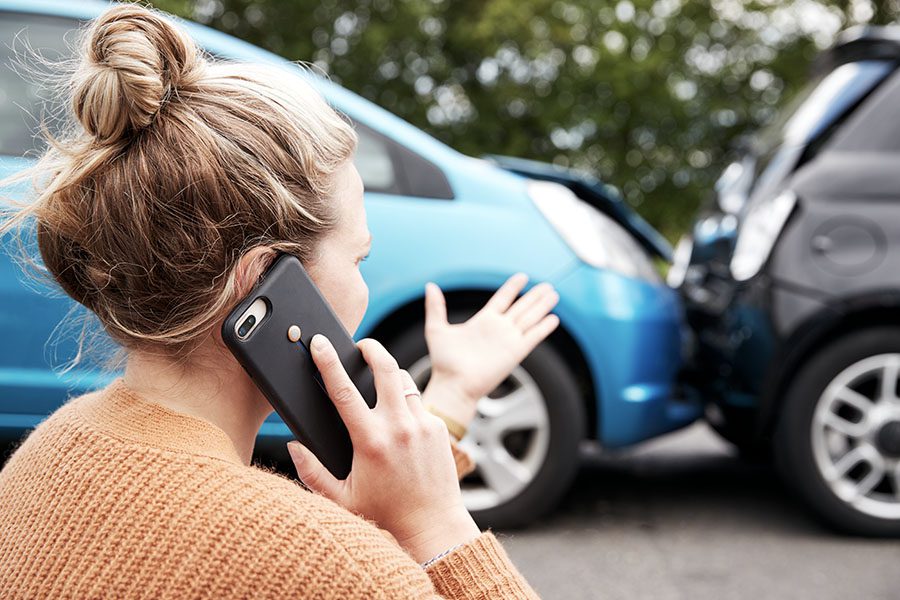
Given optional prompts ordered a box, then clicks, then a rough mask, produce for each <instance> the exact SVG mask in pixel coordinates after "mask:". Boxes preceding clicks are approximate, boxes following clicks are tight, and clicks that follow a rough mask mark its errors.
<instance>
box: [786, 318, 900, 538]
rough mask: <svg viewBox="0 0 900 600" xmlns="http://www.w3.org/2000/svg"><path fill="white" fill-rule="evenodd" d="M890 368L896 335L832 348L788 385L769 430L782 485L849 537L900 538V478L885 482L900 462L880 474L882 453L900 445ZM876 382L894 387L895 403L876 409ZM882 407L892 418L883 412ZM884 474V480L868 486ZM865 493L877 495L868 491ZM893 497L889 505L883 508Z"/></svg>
mask: <svg viewBox="0 0 900 600" xmlns="http://www.w3.org/2000/svg"><path fill="white" fill-rule="evenodd" d="M879 365H883V369H882V370H881V373H882V376H881V377H879V376H878V372H879V371H878V369H879ZM890 365H895V366H896V368H897V369H900V328H898V327H878V328H872V329H866V330H862V331H858V332H855V333H850V334H847V335H845V336H843V337H841V338H839V339H837V340H835V341H833V342H832V343H830V344H828V345H827V346H826V347H825V348H823V349H822V350H821V351H819V352H818V353H816V354H815V355H813V356H812V357H810V358H809V359H808V360H807V361H806V363H805V364H804V365H803V366H802V367H801V368H800V370H799V371H798V372H797V375H796V376H795V378H794V379H793V380H792V381H791V382H790V383H789V385H788V387H787V392H786V394H785V396H784V404H783V408H782V411H781V414H780V417H779V420H778V424H777V426H776V430H775V435H774V451H775V460H776V465H777V467H778V470H779V472H780V474H781V475H782V477H783V478H784V479H785V482H786V484H787V485H788V486H789V487H791V488H793V489H794V490H795V491H796V492H797V493H798V494H799V495H800V496H801V498H803V499H804V500H805V501H806V503H807V504H808V505H809V506H810V507H812V509H813V510H814V511H815V513H816V514H817V515H818V516H819V517H820V518H821V519H822V520H824V521H825V522H826V523H827V524H829V525H831V526H832V527H834V528H836V529H839V530H841V531H843V532H846V533H850V534H855V535H865V536H873V537H896V536H898V535H900V491H898V490H897V487H896V486H900V472H898V473H897V474H896V475H891V474H890V473H891V472H892V470H894V469H900V462H895V461H900V458H895V457H893V456H890V458H889V459H887V460H886V461H885V466H883V467H880V466H878V461H879V460H885V459H886V457H887V456H888V455H887V454H885V452H888V453H889V454H891V455H893V454H894V453H896V452H897V450H898V449H897V448H896V447H895V446H896V445H897V444H898V443H900V442H898V438H897V437H896V434H897V428H900V420H895V419H897V418H898V416H900V400H897V399H896V389H897V373H898V371H897V370H891V371H888V368H889V366H890ZM884 373H889V375H888V377H886V378H885V377H884ZM882 379H885V380H887V381H893V383H892V384H891V387H890V389H892V390H893V396H894V397H893V398H890V399H885V401H886V402H887V404H885V405H883V406H882V408H879V406H880V403H879V402H878V400H880V399H883V398H882V396H881V390H882V388H881V387H880V386H881V381H882ZM846 389H849V390H850V391H849V392H848V391H845V390H846ZM852 392H856V393H857V394H859V395H858V396H856V395H854V394H853V393H852ZM870 392H871V393H870ZM845 396H846V397H847V398H849V399H850V400H852V402H849V401H847V400H845V399H844V398H845ZM869 396H871V398H869ZM867 402H868V403H867ZM888 406H889V407H891V408H890V410H887V409H885V408H884V407H888ZM873 411H874V412H873ZM879 411H880V412H879ZM892 422H894V423H897V425H893V426H891V427H893V429H892V430H891V431H889V432H888V435H893V436H894V437H891V438H890V439H889V440H888V441H886V442H883V441H882V440H886V439H887V438H885V437H883V434H882V433H881V432H882V430H883V429H884V428H885V427H886V426H887V424H888V423H892ZM882 443H887V444H889V445H887V446H882V445H881V444H882ZM890 444H894V446H891V445H890ZM873 449H874V452H876V453H877V454H878V455H879V456H881V457H882V458H881V459H879V458H877V457H876V456H875V455H874V454H872V450H873ZM885 449H886V450H885ZM842 460H843V462H842ZM856 461H858V462H856ZM891 465H893V466H891ZM882 469H883V470H884V472H885V478H884V479H883V480H880V481H879V482H876V483H874V484H873V483H871V482H872V481H874V479H875V478H876V477H878V473H879V471H880V470H882ZM844 471H846V472H844ZM842 473H843V474H842ZM867 477H870V478H871V479H867ZM891 479H893V480H891ZM829 481H831V483H829ZM870 485H874V486H875V487H874V488H873V489H872V490H869V491H867V488H868V487H869V486H870ZM853 490H856V492H855V495H854V492H853ZM861 492H862V493H861ZM891 494H892V495H893V500H894V502H890V501H889V500H890V496H891Z"/></svg>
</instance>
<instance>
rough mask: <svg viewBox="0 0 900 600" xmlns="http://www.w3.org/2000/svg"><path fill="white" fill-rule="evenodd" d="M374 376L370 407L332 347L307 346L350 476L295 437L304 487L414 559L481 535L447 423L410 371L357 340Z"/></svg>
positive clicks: (292, 447) (320, 341)
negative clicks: (349, 448)
mask: <svg viewBox="0 0 900 600" xmlns="http://www.w3.org/2000/svg"><path fill="white" fill-rule="evenodd" d="M358 346H359V349H360V351H361V352H362V355H363V357H364V358H365V360H366V362H367V363H368V364H369V367H370V368H371V369H372V372H373V374H374V376H375V389H376V392H377V394H378V402H377V403H376V405H375V408H373V409H369V407H368V405H367V404H366V403H365V400H363V398H362V396H361V395H360V393H359V391H358V390H357V389H356V386H354V385H353V382H352V381H351V379H350V377H349V376H348V375H347V372H346V371H345V370H344V367H343V365H342V364H341V362H340V360H339V359H338V356H337V352H335V350H334V347H333V346H332V345H331V343H330V342H329V341H328V340H327V339H326V338H325V336H323V335H321V334H319V335H316V336H315V337H313V339H312V342H311V343H310V351H311V354H312V357H313V360H314V361H315V363H316V366H317V367H318V369H319V372H320V374H321V375H322V381H323V382H324V383H325V388H326V389H327V391H328V395H329V396H330V397H331V400H332V401H333V402H334V405H335V407H336V408H337V410H338V413H339V414H340V416H341V419H343V421H344V424H345V425H346V426H347V430H348V431H349V433H350V439H351V441H352V442H353V464H352V468H351V470H350V474H349V476H348V477H347V478H346V479H344V480H339V479H336V478H335V477H334V476H333V475H332V474H331V473H330V472H329V471H328V470H327V469H326V468H325V467H324V466H323V465H322V463H321V462H319V460H318V459H317V458H316V457H315V456H314V455H313V454H312V452H310V451H309V449H307V448H306V447H304V446H303V445H302V444H300V442H297V441H292V442H290V443H289V444H288V450H289V451H290V453H291V458H292V459H293V461H294V465H295V466H296V468H297V474H298V476H299V477H300V479H301V480H302V481H303V483H304V485H306V486H307V487H308V488H310V489H311V490H313V491H314V492H318V493H320V494H322V495H324V496H326V497H328V498H330V499H331V500H333V501H335V502H337V503H338V504H340V505H341V506H343V507H345V508H347V509H348V510H350V511H352V512H355V513H357V514H359V515H362V516H363V517H366V518H368V519H371V520H373V521H375V522H376V523H377V524H378V526H379V527H381V528H383V529H386V530H387V531H389V532H390V533H391V535H393V536H394V538H395V539H396V540H397V541H398V542H399V543H400V545H401V546H402V547H403V548H404V549H405V550H406V551H407V552H408V553H409V554H410V555H412V557H413V558H414V559H415V560H417V561H418V562H425V561H427V560H428V559H430V558H432V557H433V556H435V555H437V554H439V553H441V552H443V551H444V550H447V549H448V548H451V547H453V546H455V545H457V544H463V543H466V542H469V541H471V540H473V539H475V538H476V537H478V535H479V534H480V530H479V529H478V527H477V526H476V525H475V522H474V521H473V520H472V517H471V516H470V515H469V513H468V511H467V510H466V508H465V506H464V505H463V502H462V495H461V493H460V490H459V481H458V480H457V475H456V466H455V462H454V460H453V455H452V452H451V449H450V438H449V433H448V432H447V427H446V426H445V425H444V423H443V421H441V420H440V419H439V418H438V417H435V416H434V415H432V414H431V413H429V412H427V411H426V410H425V409H424V408H423V407H422V403H421V396H420V394H419V392H418V390H417V389H416V388H415V383H413V380H412V378H411V377H409V374H407V373H406V372H405V371H402V370H401V369H400V368H399V366H398V365H397V361H396V360H394V358H393V357H392V356H391V355H390V354H389V353H388V351H387V350H385V348H384V347H383V346H382V345H381V344H379V343H378V342H376V341H375V340H371V339H365V340H361V341H360V342H359V344H358Z"/></svg>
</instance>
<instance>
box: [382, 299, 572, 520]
mask: <svg viewBox="0 0 900 600" xmlns="http://www.w3.org/2000/svg"><path fill="white" fill-rule="evenodd" d="M466 316H467V315H466ZM464 318H465V316H462V317H460V315H456V318H453V317H451V321H455V322H459V321H461V320H463V319H464ZM423 331H424V328H423V324H421V323H418V324H414V325H412V326H411V327H409V328H408V329H407V330H406V331H405V332H403V333H401V334H399V335H397V336H395V337H394V339H392V340H389V341H388V342H387V347H388V350H390V352H391V353H392V354H393V355H394V356H395V357H396V358H397V361H398V362H399V363H400V365H401V367H403V368H405V369H407V370H408V371H409V373H410V375H412V377H413V379H415V381H416V383H417V384H418V385H419V387H420V389H424V386H425V384H426V383H427V382H428V378H429V375H430V370H431V363H430V361H429V359H428V350H427V347H426V345H425V337H424V333H423ZM585 428H586V417H585V409H584V404H583V400H582V396H581V394H579V392H578V387H577V385H576V380H575V377H574V375H573V374H572V372H571V370H570V369H569V368H568V367H567V366H566V363H565V362H564V361H563V359H562V358H561V356H560V354H559V353H558V352H557V350H556V349H555V348H554V347H553V346H552V344H551V343H549V342H544V343H543V344H541V345H540V346H538V347H537V348H535V350H534V351H533V352H532V353H531V354H530V355H529V356H528V357H526V358H525V360H524V361H522V364H521V365H520V366H519V367H517V368H516V369H515V370H514V371H513V372H512V373H511V374H510V376H509V377H508V378H507V379H506V381H504V382H503V383H502V384H500V386H498V387H497V389H496V390H494V391H493V392H491V393H490V394H488V395H487V396H486V397H484V398H482V399H481V400H480V401H479V403H478V412H477V415H476V417H475V420H474V421H473V422H472V424H471V425H470V427H469V430H468V432H467V434H466V437H465V438H463V439H462V441H461V442H460V446H461V447H462V448H463V449H465V450H466V451H467V452H468V453H469V455H470V456H471V457H472V458H473V460H474V461H475V463H476V468H475V471H474V472H473V473H472V474H471V475H469V476H467V477H466V478H465V479H463V481H462V482H461V488H462V492H463V500H464V502H465V503H466V508H468V509H469V511H470V512H471V513H472V516H473V517H474V518H475V520H476V521H477V522H478V523H479V525H481V526H482V527H501V528H506V527H518V526H523V525H527V524H530V523H532V522H533V521H534V520H535V519H536V518H538V517H540V516H541V515H543V514H545V513H546V512H548V511H549V510H550V509H552V508H553V507H554V506H555V505H556V504H557V502H558V501H559V499H560V498H561V497H562V495H563V494H564V493H565V492H566V491H567V490H568V489H569V486H570V484H571V482H572V479H573V478H574V477H575V475H576V473H577V471H578V466H579V446H580V443H581V441H582V440H583V439H584V438H585Z"/></svg>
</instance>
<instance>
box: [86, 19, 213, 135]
mask: <svg viewBox="0 0 900 600" xmlns="http://www.w3.org/2000/svg"><path fill="white" fill-rule="evenodd" d="M82 56H83V59H82V62H81V64H80V66H79V67H78V70H77V71H76V74H75V78H74V86H73V87H74V89H73V108H74V110H75V115H76V116H77V117H78V120H79V121H80V122H81V124H82V125H83V126H84V128H85V130H86V131H87V132H88V133H89V134H91V135H93V136H94V137H95V138H96V139H97V140H98V141H100V142H101V143H113V142H116V141H118V140H120V139H122V138H124V137H125V136H127V135H129V134H131V133H135V132H138V131H140V130H141V129H143V128H145V127H147V126H148V125H150V123H152V122H153V119H154V117H155V116H156V113H157V112H158V111H159V110H160V108H161V107H162V105H163V104H164V103H165V102H166V101H167V100H168V98H169V96H170V95H172V94H173V93H174V92H175V90H176V89H177V88H179V87H182V86H184V85H185V84H188V83H190V79H191V75H192V74H196V73H197V71H198V70H199V68H200V66H201V64H202V59H201V57H200V54H199V51H198V49H197V47H196V45H195V44H194V42H193V40H192V39H191V38H190V36H189V35H188V34H187V33H185V32H183V31H181V30H180V29H179V28H177V27H176V26H175V24H173V23H172V22H170V21H169V20H167V19H166V18H165V17H163V16H161V15H160V14H159V13H157V12H155V11H153V10H150V9H147V8H143V7H140V6H135V5H120V6H116V7H115V8H112V9H110V10H108V11H106V12H105V13H104V14H103V15H102V16H101V17H100V18H98V19H97V20H96V21H94V23H93V24H92V26H91V28H90V30H88V32H87V37H86V40H85V46H84V49H83V52H82Z"/></svg>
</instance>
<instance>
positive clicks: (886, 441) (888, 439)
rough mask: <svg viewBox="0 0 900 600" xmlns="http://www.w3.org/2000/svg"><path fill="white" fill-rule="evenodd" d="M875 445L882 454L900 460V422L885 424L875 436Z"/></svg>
mask: <svg viewBox="0 0 900 600" xmlns="http://www.w3.org/2000/svg"><path fill="white" fill-rule="evenodd" d="M875 444H876V447H877V448H878V449H879V450H880V451H881V453H882V454H884V455H886V456H889V457H891V458H900V421H889V422H887V423H885V424H884V425H883V426H882V427H881V429H879V430H878V433H877V434H876V435H875Z"/></svg>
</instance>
